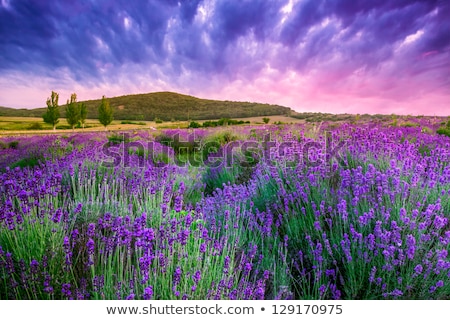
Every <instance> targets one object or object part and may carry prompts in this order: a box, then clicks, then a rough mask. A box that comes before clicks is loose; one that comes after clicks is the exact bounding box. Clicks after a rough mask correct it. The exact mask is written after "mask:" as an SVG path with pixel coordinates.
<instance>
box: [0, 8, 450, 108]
mask: <svg viewBox="0 0 450 320" xmlns="http://www.w3.org/2000/svg"><path fill="white" fill-rule="evenodd" d="M449 8H450V6H449V4H448V2H446V1H397V0H392V1H382V2H380V1H370V0H348V1H345V0H275V1H264V0H246V1H238V0H236V1H234V0H191V1H173V0H171V1H169V0H164V1H163V0H160V1H158V0H153V1H148V2H145V3H144V2H139V4H137V2H133V5H130V3H129V2H128V1H125V0H115V1H108V0H101V1H95V2H94V1H89V0H83V1H70V2H57V3H56V4H52V2H45V1H31V0H30V1H14V0H10V1H4V0H3V1H0V46H1V48H2V53H1V54H0V105H1V106H7V107H14V108H35V107H43V106H45V101H46V99H47V97H48V96H49V95H50V92H51V91H52V90H54V91H57V92H58V93H59V94H60V102H62V103H63V102H64V101H65V100H66V99H67V98H69V96H70V94H71V93H73V92H76V93H77V95H78V99H79V100H87V99H98V98H100V97H101V96H102V95H106V96H107V97H112V96H119V95H125V94H135V93H147V92H155V91H175V92H179V93H184V94H190V95H194V96H197V97H200V98H211V99H223V100H238V101H255V102H263V103H274V104H280V105H284V106H288V107H291V108H292V109H294V110H296V111H299V112H302V111H307V112H328V113H360V114H362V113H370V114H374V113H383V114H391V113H396V114H410V115H421V114H423V115H442V116H447V115H450V22H449V20H450V19H448V17H450V9H449Z"/></svg>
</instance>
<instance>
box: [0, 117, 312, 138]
mask: <svg viewBox="0 0 450 320" xmlns="http://www.w3.org/2000/svg"><path fill="white" fill-rule="evenodd" d="M263 118H264V117H249V118H234V120H242V121H249V122H250V124H263V120H262V119H263ZM267 118H269V119H270V122H271V123H274V122H275V123H280V122H281V123H286V124H290V123H292V124H293V123H304V122H305V121H304V120H302V119H296V118H292V117H288V116H283V115H275V116H269V117H267ZM211 120H216V121H217V120H220V119H211ZM205 121H206V120H199V121H198V123H200V124H202V123H204V122H205ZM36 125H37V126H38V127H39V128H36ZM188 126H189V122H188V121H166V122H164V121H162V122H159V123H156V122H155V121H126V120H113V122H112V123H111V124H110V125H109V126H108V130H109V131H120V130H148V129H152V128H156V129H169V128H177V129H178V128H187V127H188ZM56 129H57V133H73V132H86V131H89V132H96V131H102V130H104V127H103V126H102V125H101V124H100V123H99V121H98V120H97V119H86V125H85V128H84V129H83V128H75V129H74V130H72V129H70V126H69V125H68V123H67V121H66V119H65V118H61V119H60V122H59V123H58V125H57V126H56ZM49 133H54V132H53V130H52V126H51V125H49V124H47V123H45V122H44V121H43V120H42V118H36V117H2V116H0V136H2V135H17V134H49Z"/></svg>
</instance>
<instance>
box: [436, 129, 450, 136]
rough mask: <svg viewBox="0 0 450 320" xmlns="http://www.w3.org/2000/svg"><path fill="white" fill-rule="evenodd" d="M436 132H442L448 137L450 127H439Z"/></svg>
mask: <svg viewBox="0 0 450 320" xmlns="http://www.w3.org/2000/svg"><path fill="white" fill-rule="evenodd" d="M436 133H437V134H442V135H444V136H447V137H450V127H445V128H444V127H441V128H439V129H437V130H436Z"/></svg>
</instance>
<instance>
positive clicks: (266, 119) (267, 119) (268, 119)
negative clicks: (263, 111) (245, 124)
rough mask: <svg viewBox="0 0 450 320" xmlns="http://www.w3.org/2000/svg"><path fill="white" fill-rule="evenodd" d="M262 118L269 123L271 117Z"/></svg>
mask: <svg viewBox="0 0 450 320" xmlns="http://www.w3.org/2000/svg"><path fill="white" fill-rule="evenodd" d="M262 120H263V122H264V123H265V124H268V123H269V121H270V118H263V119H262Z"/></svg>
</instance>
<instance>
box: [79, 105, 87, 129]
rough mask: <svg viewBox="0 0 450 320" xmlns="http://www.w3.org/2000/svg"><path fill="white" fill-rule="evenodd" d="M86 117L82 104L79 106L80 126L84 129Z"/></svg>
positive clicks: (84, 107)
mask: <svg viewBox="0 0 450 320" xmlns="http://www.w3.org/2000/svg"><path fill="white" fill-rule="evenodd" d="M86 117H87V107H86V104H85V103H84V102H82V103H81V104H80V122H81V126H82V127H83V129H84V125H85V124H86Z"/></svg>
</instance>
